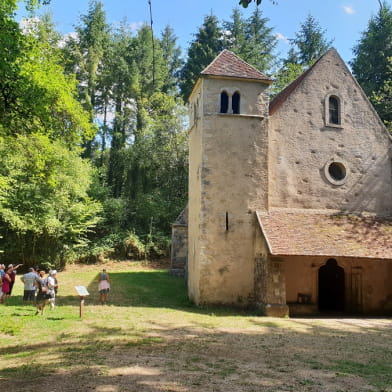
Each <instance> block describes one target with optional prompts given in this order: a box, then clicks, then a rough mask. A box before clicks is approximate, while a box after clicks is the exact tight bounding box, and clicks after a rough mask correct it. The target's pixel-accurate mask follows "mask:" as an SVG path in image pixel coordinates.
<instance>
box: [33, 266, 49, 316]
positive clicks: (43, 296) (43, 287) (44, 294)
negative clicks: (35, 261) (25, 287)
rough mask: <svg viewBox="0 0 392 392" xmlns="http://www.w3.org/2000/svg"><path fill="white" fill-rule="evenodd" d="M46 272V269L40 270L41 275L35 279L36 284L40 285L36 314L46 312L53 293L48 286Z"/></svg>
mask: <svg viewBox="0 0 392 392" xmlns="http://www.w3.org/2000/svg"><path fill="white" fill-rule="evenodd" d="M45 274H46V272H45V271H44V270H41V271H39V277H38V278H37V279H36V281H35V284H36V286H37V287H38V294H37V301H36V306H37V311H36V313H35V314H38V313H39V312H41V314H44V310H45V306H46V305H47V303H48V302H49V299H50V298H52V295H53V294H52V292H51V291H50V289H49V287H48V279H47V278H45Z"/></svg>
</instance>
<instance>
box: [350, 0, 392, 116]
mask: <svg viewBox="0 0 392 392" xmlns="http://www.w3.org/2000/svg"><path fill="white" fill-rule="evenodd" d="M391 42H392V9H391V6H390V5H388V4H387V3H386V2H384V3H383V7H381V8H380V10H379V11H378V13H377V15H375V16H373V17H371V18H370V20H369V23H368V26H367V29H366V30H365V31H364V32H363V33H362V35H361V38H360V40H359V41H358V44H357V45H356V46H355V47H354V49H353V52H354V59H353V60H352V61H351V62H350V65H351V67H352V71H353V74H354V76H355V77H356V79H357V80H358V82H359V84H360V85H361V87H362V88H363V90H364V91H365V93H366V95H367V96H368V97H369V98H370V100H371V101H372V103H373V104H375V106H376V107H377V109H378V112H379V114H380V116H381V119H382V120H383V121H384V122H386V123H390V122H391V121H392V113H391V111H390V110H388V109H387V108H388V105H390V97H389V99H388V94H387V92H388V89H389V83H390V80H391V79H392V69H391V60H390V59H391V58H392V45H391ZM388 101H389V103H388ZM389 107H390V106H389Z"/></svg>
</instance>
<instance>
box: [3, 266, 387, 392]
mask: <svg viewBox="0 0 392 392" xmlns="http://www.w3.org/2000/svg"><path fill="white" fill-rule="evenodd" d="M101 267H102V266H70V267H69V268H68V269H67V270H66V271H64V272H61V273H60V274H59V279H60V282H61V290H60V293H59V298H58V300H57V302H58V306H57V308H56V309H55V311H53V312H50V311H47V312H46V314H45V315H44V316H43V317H41V316H34V309H33V308H31V307H29V306H25V307H24V306H21V297H20V294H21V290H22V288H21V284H18V286H17V287H16V289H17V291H16V294H17V295H16V296H15V297H14V298H13V300H12V301H11V303H10V305H8V306H5V307H4V306H2V307H1V308H0V312H1V313H0V314H1V318H0V339H1V343H0V356H1V361H0V390H8V391H12V392H14V391H17V392H19V391H20V392H24V391H26V392H32V391H36V390H38V389H40V390H41V389H44V390H46V391H51V392H52V391H55V392H60V391H64V392H65V391H75V390H77V391H96V392H105V391H109V392H120V391H121V392H122V391H137V392H147V391H149V392H161V391H162V392H163V391H166V392H168V391H172V392H174V391H181V392H196V391H203V392H204V391H211V392H212V391H214V392H231V391H233V392H234V391H244V392H252V391H255V392H256V391H257V392H259V391H271V392H272V391H274V392H275V391H276V392H277V391H279V392H284V391H314V392H323V391H328V392H338V391H340V392H343V391H356V392H357V391H378V392H381V391H384V392H387V391H392V368H391V364H392V346H391V338H392V332H391V320H388V319H349V318H343V319H273V318H262V317H257V316H256V315H255V314H254V313H252V312H238V311H236V310H233V309H199V308H196V307H194V306H192V305H191V304H190V303H189V302H188V300H187V297H186V290H185V285H184V282H183V281H182V280H181V279H179V278H175V277H170V276H168V274H167V272H166V271H165V270H162V269H157V268H156V266H155V267H154V268H152V267H151V266H148V267H147V266H145V265H142V264H141V263H129V262H128V263H111V264H108V265H106V268H107V269H108V271H109V273H110V275H111V278H112V281H113V290H112V292H111V294H110V301H111V303H110V305H107V306H100V305H98V298H97V293H96V290H97V287H96V286H97V283H96V278H97V274H98V272H99V270H100V269H101ZM75 285H85V286H86V287H87V288H88V290H89V291H90V293H91V297H90V298H89V299H88V300H87V301H86V307H85V314H84V318H83V319H82V320H80V319H79V309H78V306H79V301H78V297H77V296H76V292H75V290H74V286H75ZM38 386H39V388H38Z"/></svg>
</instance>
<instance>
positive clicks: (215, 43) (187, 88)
mask: <svg viewBox="0 0 392 392" xmlns="http://www.w3.org/2000/svg"><path fill="white" fill-rule="evenodd" d="M222 38H223V37H222V30H221V28H220V27H219V23H218V19H217V18H216V16H214V15H212V14H211V15H208V16H206V17H205V18H204V22H203V25H202V26H201V27H200V28H199V31H198V32H197V33H196V35H195V39H194V40H193V41H192V42H191V45H190V46H189V49H188V58H187V61H186V63H185V65H184V67H183V68H182V71H181V84H180V86H181V94H182V97H183V98H184V100H187V99H188V97H189V94H190V93H191V91H192V88H193V86H194V84H195V83H196V80H197V78H198V77H199V74H200V72H201V71H202V70H203V69H204V68H205V67H206V66H207V65H208V64H209V63H210V62H211V61H212V60H213V59H214V58H215V57H216V56H217V55H218V54H219V52H220V51H221V50H222V49H223V42H222V41H223V40H222Z"/></svg>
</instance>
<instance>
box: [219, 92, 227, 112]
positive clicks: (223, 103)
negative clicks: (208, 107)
mask: <svg viewBox="0 0 392 392" xmlns="http://www.w3.org/2000/svg"><path fill="white" fill-rule="evenodd" d="M228 110H229V96H228V95H227V92H226V91H222V92H221V100H220V112H221V113H227V111H228Z"/></svg>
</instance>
